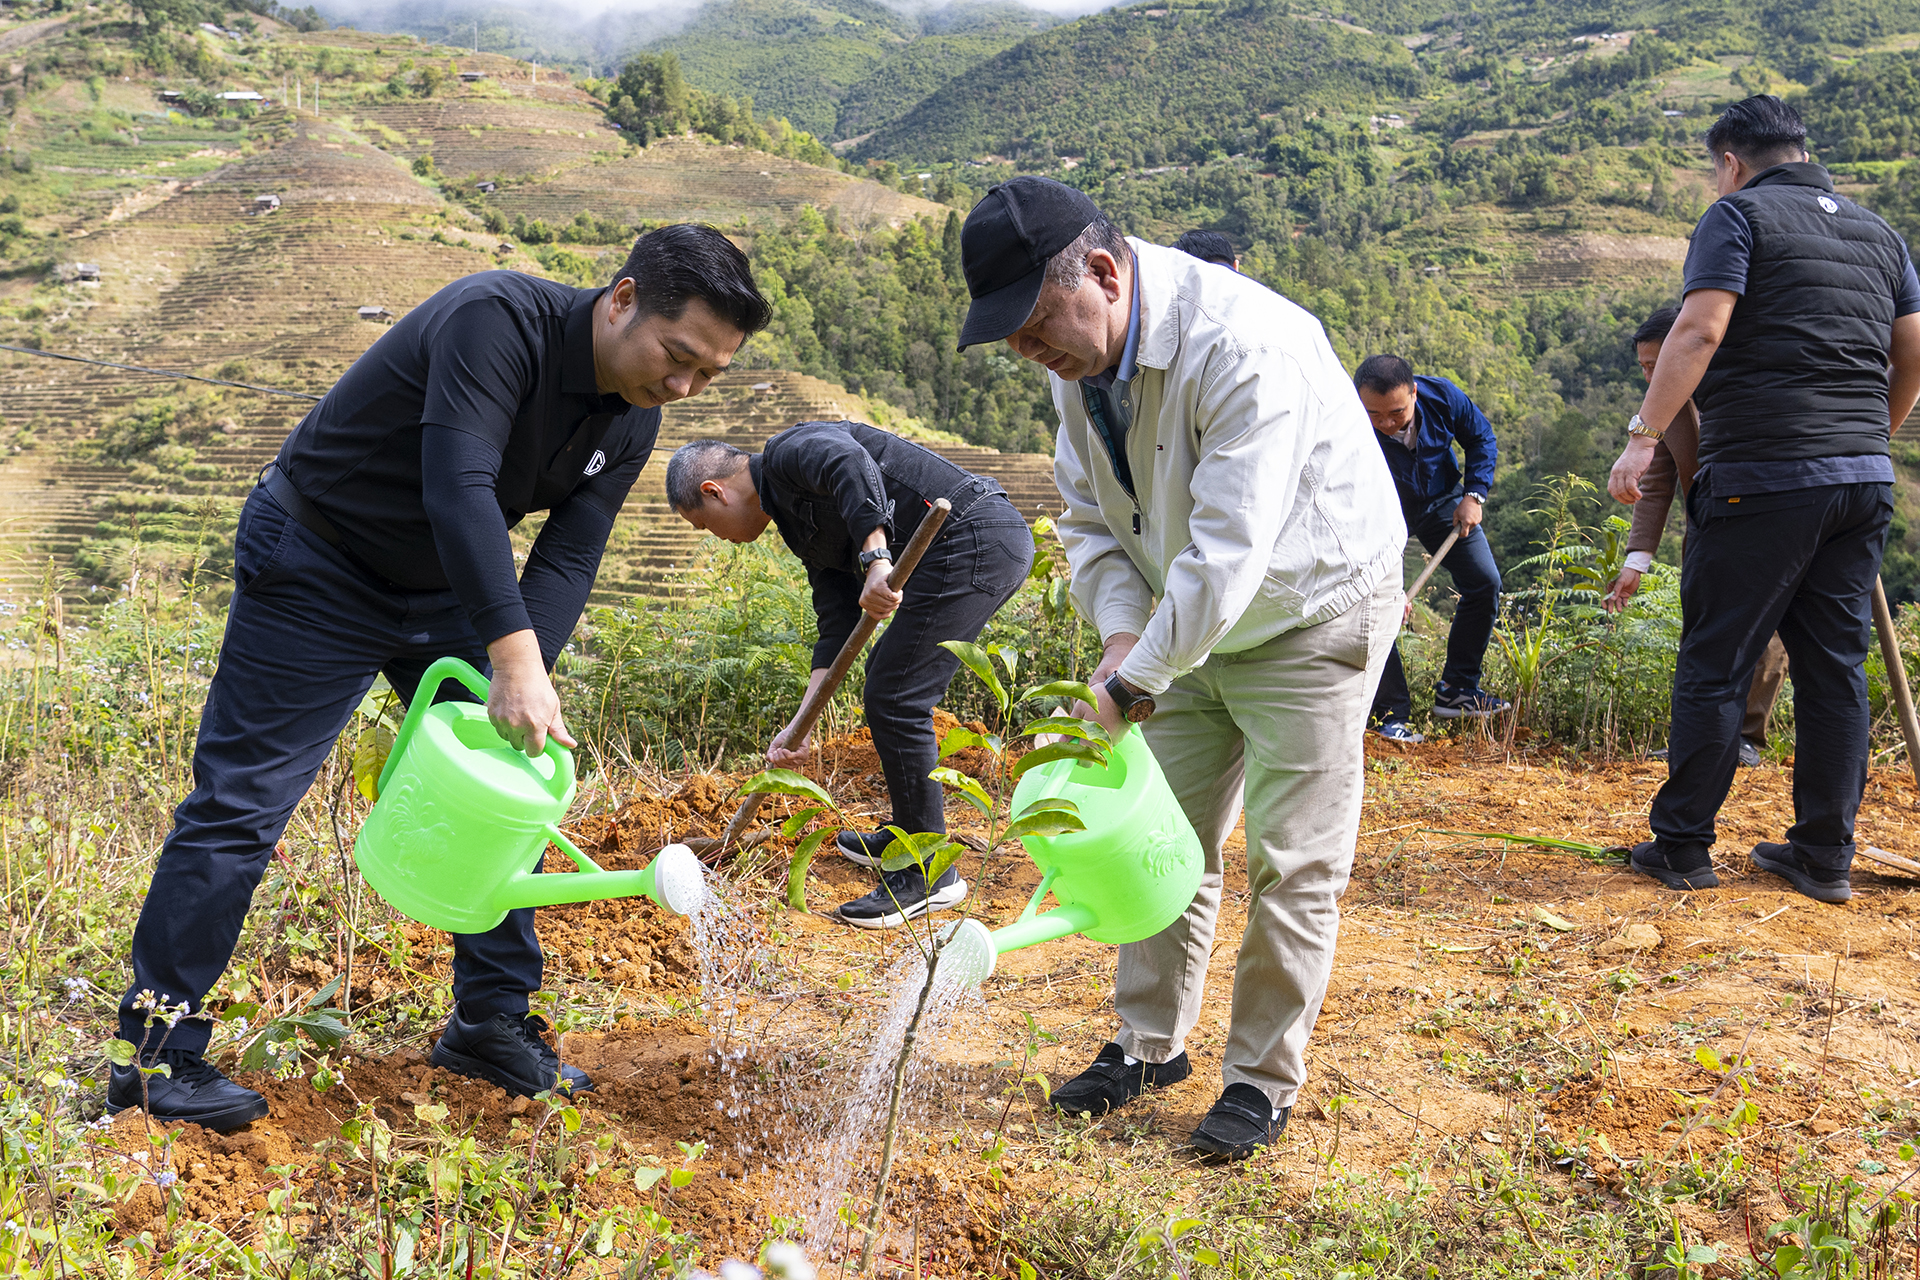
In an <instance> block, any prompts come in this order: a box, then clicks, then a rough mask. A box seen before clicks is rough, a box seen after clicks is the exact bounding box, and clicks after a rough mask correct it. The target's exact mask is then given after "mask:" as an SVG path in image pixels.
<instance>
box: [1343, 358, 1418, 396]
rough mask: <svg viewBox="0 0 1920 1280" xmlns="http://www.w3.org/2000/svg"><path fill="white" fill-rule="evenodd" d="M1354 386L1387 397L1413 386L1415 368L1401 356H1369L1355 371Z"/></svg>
mask: <svg viewBox="0 0 1920 1280" xmlns="http://www.w3.org/2000/svg"><path fill="white" fill-rule="evenodd" d="M1353 385H1354V386H1356V387H1358V388H1359V389H1360V390H1362V391H1371V392H1373V393H1374V394H1375V395H1385V394H1386V393H1387V392H1389V391H1397V390H1399V389H1400V388H1401V387H1410V386H1412V385H1413V366H1412V365H1410V364H1408V363H1407V362H1406V361H1405V360H1403V359H1401V358H1400V357H1399V356H1388V355H1379V356H1368V357H1367V358H1366V359H1365V360H1362V361H1361V362H1360V367H1359V368H1358V369H1355V370H1354V371H1353Z"/></svg>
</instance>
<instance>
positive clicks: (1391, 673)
mask: <svg viewBox="0 0 1920 1280" xmlns="http://www.w3.org/2000/svg"><path fill="white" fill-rule="evenodd" d="M1466 496H1467V495H1466V490H1465V489H1463V488H1456V489H1455V490H1454V491H1453V492H1452V493H1449V494H1446V495H1444V496H1442V497H1439V498H1436V499H1434V500H1433V501H1432V502H1429V503H1428V504H1427V505H1426V506H1425V507H1424V508H1419V509H1415V510H1409V509H1408V508H1407V507H1406V506H1405V505H1404V504H1403V505H1402V507H1401V513H1402V514H1403V515H1404V516H1406V520H1407V529H1408V531H1409V532H1411V533H1412V534H1413V536H1414V537H1416V538H1418V539H1420V545H1421V546H1423V547H1425V548H1426V549H1427V554H1428V555H1432V554H1433V553H1434V552H1436V551H1438V550H1439V549H1440V544H1441V543H1443V542H1445V541H1446V540H1447V535H1448V534H1449V533H1452V532H1453V511H1454V508H1455V507H1458V506H1459V505H1460V502H1461V499H1463V498H1465V497H1466ZM1440 567H1441V568H1443V569H1445V570H1446V571H1447V575H1448V576H1449V577H1451V578H1452V579H1453V589H1454V590H1455V591H1457V592H1459V593H1460V605H1459V607H1458V608H1457V609H1455V610H1454V614H1453V625H1452V626H1451V627H1449V628H1448V629H1447V665H1446V666H1445V667H1443V668H1442V669H1441V672H1440V683H1441V684H1444V685H1446V686H1447V687H1448V688H1449V689H1478V688H1479V687H1480V671H1481V666H1482V664H1483V663H1484V662H1485V661H1486V657H1487V644H1488V642H1489V641H1491V640H1492V639H1493V624H1494V620H1495V619H1496V618H1498V617H1499V615H1500V566H1498V565H1496V564H1495V563H1494V562H1493V548H1492V546H1490V545H1489V544H1488V542H1487V531H1486V530H1485V529H1484V528H1478V527H1476V528H1475V529H1474V530H1473V531H1472V532H1471V533H1469V534H1468V535H1467V536H1466V537H1464V538H1462V539H1460V541H1458V542H1456V543H1454V544H1453V546H1452V548H1451V549H1450V550H1448V552H1447V558H1446V559H1445V560H1442V561H1441V562H1440ZM1412 714H1413V691H1412V690H1410V689H1409V688H1407V669H1406V668H1405V667H1404V666H1402V665H1401V663H1400V642H1399V641H1397V640H1396V641H1394V645H1393V648H1392V649H1390V650H1388V651H1387V665H1386V667H1385V668H1383V669H1382V670H1381V672H1380V688H1379V689H1378V690H1377V691H1376V692H1375V693H1374V695H1373V712H1372V714H1371V716H1370V719H1371V721H1372V722H1373V723H1375V724H1378V723H1380V722H1382V721H1386V720H1405V719H1406V718H1407V717H1408V716H1410V715H1412Z"/></svg>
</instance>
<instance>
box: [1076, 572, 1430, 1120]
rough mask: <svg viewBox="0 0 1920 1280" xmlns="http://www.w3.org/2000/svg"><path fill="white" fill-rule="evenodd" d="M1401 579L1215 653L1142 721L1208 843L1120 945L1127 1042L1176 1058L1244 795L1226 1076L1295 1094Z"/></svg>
mask: <svg viewBox="0 0 1920 1280" xmlns="http://www.w3.org/2000/svg"><path fill="white" fill-rule="evenodd" d="M1402 599H1403V597H1402V594H1401V590H1400V584H1399V582H1398V581H1397V580H1396V581H1389V582H1386V583H1382V584H1381V586H1380V588H1379V589H1378V590H1377V591H1375V592H1374V594H1373V595H1372V597H1370V598H1369V599H1367V600H1363V601H1362V602H1360V603H1359V604H1357V605H1355V606H1354V607H1353V608H1351V609H1349V610H1348V611H1347V612H1346V613H1344V614H1342V615H1340V616H1339V617H1337V618H1334V619H1332V620H1331V621H1329V622H1323V623H1321V624H1319V625H1318V626H1313V627H1302V628H1300V629H1299V630H1297V631H1290V632H1288V633H1286V634H1285V635H1282V636H1278V637H1276V638H1275V639H1273V640H1270V641H1268V642H1267V643H1266V644H1263V645H1261V646H1259V647H1258V648H1255V649H1250V650H1248V651H1246V652H1244V653H1232V654H1216V655H1215V656H1214V657H1212V658H1210V659H1208V660H1207V662H1206V664H1205V665H1204V666H1202V667H1200V668H1199V669H1198V670H1195V671H1192V672H1189V673H1188V674H1187V675H1184V676H1182V677H1181V678H1180V679H1178V680H1176V681H1174V683H1173V685H1172V686H1171V687H1170V688H1169V689H1168V690H1167V691H1166V693H1164V694H1162V695H1161V696H1160V697H1159V698H1158V699H1157V701H1158V703H1159V711H1158V712H1157V713H1156V714H1155V715H1154V717H1153V718H1152V719H1151V720H1149V721H1147V723H1146V724H1145V725H1144V726H1142V728H1143V729H1144V731H1145V733H1146V737H1147V743H1148V745H1149V746H1151V747H1152V748H1153V754H1154V756H1155V758H1156V759H1157V760H1159V762H1160V767H1161V769H1162V770H1163V771H1165V773H1166V775H1167V781H1168V782H1169V783H1171V784H1172V786H1173V793H1174V795H1175V796H1177V797H1178V798H1179V801H1180V806H1181V808H1183V809H1184V810H1186V814H1187V817H1188V819H1189V820H1191V821H1192V823H1193V826H1194V830H1195V831H1196V832H1198V833H1199V836H1200V843H1201V846H1202V847H1203V848H1204V849H1205V850H1206V857H1207V869H1206V874H1205V876H1204V877H1203V878H1202V879H1201V881H1200V892H1199V894H1198V895H1196V896H1195V898H1194V900H1193V905H1192V906H1190V907H1188V908H1187V912H1186V914H1185V915H1184V916H1182V917H1181V918H1180V919H1179V920H1177V921H1175V922H1174V923H1173V924H1172V925H1170V926H1169V927H1168V928H1166V929H1165V930H1163V931H1162V932H1160V933H1158V934H1156V935H1155V936H1154V937H1151V938H1149V939H1147V940H1146V941H1144V942H1135V943H1130V944H1128V945H1127V946H1124V947H1121V948H1120V966H1119V976H1118V979H1117V982H1116V990H1115V997H1114V1002H1115V1005H1116V1007H1117V1008H1118V1011H1119V1014H1120V1034H1119V1036H1118V1041H1119V1044H1120V1047H1121V1049H1122V1050H1124V1051H1125V1052H1126V1053H1127V1054H1129V1055H1131V1056H1132V1057H1135V1058H1139V1059H1141V1060H1143V1061H1146V1062H1166V1061H1168V1060H1169V1059H1172V1058H1175V1057H1177V1056H1179V1054H1180V1053H1181V1051H1182V1049H1183V1047H1184V1043H1185V1040H1186V1036H1187V1033H1188V1032H1189V1031H1190V1030H1192V1028H1193V1025H1194V1023H1195V1021H1197V1020H1198V1019H1199V1017H1200V999H1201V995H1202V992H1203V990H1204V988H1205V985H1206V978H1207V962H1208V959H1209V958H1210V957H1211V955H1212V952H1213V930H1214V919H1215V917H1216V915H1217V914H1218V912H1219V909H1220V886H1221V867H1222V860H1221V848H1222V846H1223V845H1224V844H1225V843H1226V839H1227V835H1228V833H1229V832H1231V831H1232V830H1233V825H1234V821H1235V819H1236V818H1237V817H1238V815H1239V812H1240V808H1241V799H1242V796H1243V794H1244V796H1245V801H1246V813H1247V887H1248V890H1249V897H1248V906H1247V931H1246V934H1245V935H1244V936H1243V937H1242V938H1241V940H1240V955H1239V959H1238V962H1237V964H1236V966H1235V968H1234V975H1233V1022H1232V1027H1231V1030H1230V1033H1229V1036H1228V1039H1227V1048H1226V1053H1225V1055H1224V1062H1223V1064H1222V1066H1223V1072H1222V1074H1223V1076H1224V1083H1225V1084H1239V1083H1245V1084H1251V1085H1253V1086H1254V1087H1255V1088H1258V1089H1260V1090H1261V1091H1262V1092H1264V1093H1265V1094H1266V1095H1267V1098H1268V1099H1269V1100H1270V1101H1271V1102H1272V1103H1273V1104H1274V1106H1276V1107H1289V1106H1292V1105H1293V1100H1294V1095H1295V1094H1296V1093H1298V1092H1299V1090H1300V1085H1301V1083H1302V1081H1303V1080H1304V1079H1305V1077H1306V1061H1305V1057H1306V1045H1307V1037H1308V1035H1310V1034H1311V1033H1312V1031H1313V1023H1314V1019H1315V1018H1317V1017H1318V1016H1319V1014H1320V1002H1321V1001H1322V1000H1323V999H1324V998H1325V997H1326V994H1327V979H1328V977H1329V976H1330V975H1331V973H1332V970H1333V951H1334V943H1335V941H1336V940H1337V938H1338V937H1339V933H1340V906H1339V899H1340V895H1341V893H1342V892H1344V891H1345V889H1346V887H1347V877H1348V875H1349V874H1350V873H1351V871H1352V869H1353V846H1354V840H1355V837H1356V836H1357V835H1358V834H1359V829H1360V800H1361V794H1362V791H1363V789H1364V784H1365V769H1366V755H1365V749H1364V741H1365V735H1366V724H1367V709H1368V708H1369V707H1370V706H1371V705H1372V703H1373V693H1374V688H1375V686H1376V685H1377V684H1378V683H1379V680H1380V671H1381V668H1382V666H1383V665H1384V664H1385V663H1386V659H1387V654H1388V653H1389V652H1390V651H1391V650H1392V648H1393V640H1394V636H1395V635H1396V634H1397V633H1398V631H1399V627H1400V609H1401V601H1402Z"/></svg>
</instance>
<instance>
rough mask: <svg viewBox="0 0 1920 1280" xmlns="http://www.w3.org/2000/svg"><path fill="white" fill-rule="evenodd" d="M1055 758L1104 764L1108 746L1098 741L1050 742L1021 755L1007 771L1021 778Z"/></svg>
mask: <svg viewBox="0 0 1920 1280" xmlns="http://www.w3.org/2000/svg"><path fill="white" fill-rule="evenodd" d="M1055 760H1085V761H1086V762H1087V763H1088V764H1098V765H1104V764H1106V762H1107V748H1106V747H1104V746H1102V745H1101V744H1100V743H1098V742H1081V741H1068V742H1049V743H1048V744H1047V745H1046V746H1044V747H1035V748H1034V749H1033V750H1032V751H1029V752H1027V754H1025V755H1023V756H1021V757H1020V758H1019V759H1018V760H1016V761H1014V763H1013V767H1012V768H1010V769H1009V770H1008V771H1007V772H1008V773H1010V774H1012V775H1013V776H1014V777H1015V778H1020V777H1023V776H1025V774H1026V772H1027V770H1029V769H1034V768H1038V767H1039V766H1040V765H1043V764H1050V763H1051V762H1053V761H1055Z"/></svg>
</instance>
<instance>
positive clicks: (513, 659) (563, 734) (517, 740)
mask: <svg viewBox="0 0 1920 1280" xmlns="http://www.w3.org/2000/svg"><path fill="white" fill-rule="evenodd" d="M487 656H488V658H489V659H490V660H491V661H492V663H493V682H492V688H491V689H490V690H489V691H488V693H487V719H488V721H490V722H491V723H492V725H493V731H494V732H495V733H497V734H499V735H500V736H501V737H502V738H505V739H506V740H507V742H509V743H510V744H512V746H513V747H514V749H515V750H518V751H524V752H526V753H527V754H528V755H530V756H537V755H540V754H541V753H542V752H544V751H546V749H547V739H548V738H549V737H552V738H553V739H554V740H555V741H556V742H558V743H559V744H560V745H561V746H563V747H575V746H578V745H579V744H578V743H576V742H575V741H574V740H573V738H572V736H571V735H570V734H568V733H567V725H566V721H565V720H563V719H562V718H561V716H560V695H559V694H558V693H556V692H554V688H553V681H552V680H551V679H550V678H549V677H548V675H547V667H546V663H545V662H543V661H542V660H541V658H540V642H539V641H538V640H537V639H535V638H534V634H533V632H531V631H516V632H514V633H513V634H512V635H508V636H502V637H501V638H500V639H498V640H495V641H494V642H493V643H492V644H490V645H488V646H487ZM429 696H431V694H429Z"/></svg>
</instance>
